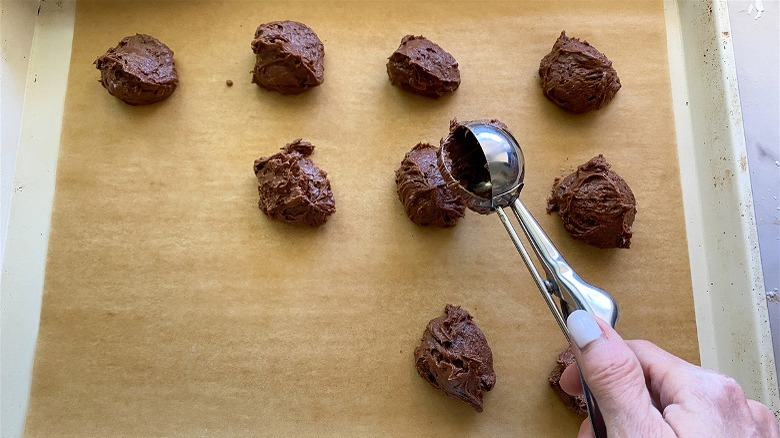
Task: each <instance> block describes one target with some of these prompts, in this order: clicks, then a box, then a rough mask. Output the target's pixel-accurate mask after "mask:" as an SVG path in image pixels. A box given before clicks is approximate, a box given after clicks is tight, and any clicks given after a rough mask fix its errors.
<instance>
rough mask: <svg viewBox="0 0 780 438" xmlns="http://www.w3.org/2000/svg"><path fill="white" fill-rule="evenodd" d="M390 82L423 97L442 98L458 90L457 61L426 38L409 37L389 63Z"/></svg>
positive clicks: (403, 39)
mask: <svg viewBox="0 0 780 438" xmlns="http://www.w3.org/2000/svg"><path fill="white" fill-rule="evenodd" d="M387 75H388V76H389V77H390V82H391V83H392V84H393V85H397V86H399V87H401V88H403V89H405V90H409V91H412V92H414V93H418V94H422V95H423V96H430V97H439V96H442V95H444V94H447V93H451V92H453V91H455V90H457V89H458V86H459V85H460V71H459V70H458V62H457V61H455V58H453V57H452V55H450V54H449V53H447V52H446V51H445V50H444V49H442V48H441V47H439V45H438V44H435V43H433V42H431V41H430V40H428V39H427V38H425V37H423V36H414V35H406V36H405V37H403V38H402V39H401V45H400V46H398V49H396V51H395V52H393V54H392V55H390V58H388V61H387Z"/></svg>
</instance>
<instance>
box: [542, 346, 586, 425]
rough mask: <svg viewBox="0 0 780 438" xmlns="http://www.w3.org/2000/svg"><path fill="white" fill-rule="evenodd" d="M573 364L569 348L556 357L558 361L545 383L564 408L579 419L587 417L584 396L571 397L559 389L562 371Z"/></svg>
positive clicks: (572, 356) (573, 360) (572, 355)
mask: <svg viewBox="0 0 780 438" xmlns="http://www.w3.org/2000/svg"><path fill="white" fill-rule="evenodd" d="M575 362H576V360H575V359H574V354H572V352H571V348H569V347H567V348H566V349H565V350H563V351H562V352H561V354H559V355H558V359H556V360H555V368H553V370H552V371H551V372H550V376H549V377H548V378H547V381H548V382H549V383H550V386H551V387H552V389H553V390H554V391H555V393H556V394H557V395H558V398H559V399H561V401H562V402H563V404H564V405H566V407H568V408H569V409H571V410H572V411H573V412H574V413H575V414H577V415H579V416H581V417H587V416H588V404H587V402H586V401H585V396H584V395H577V396H572V395H569V394H568V393H567V392H566V391H564V390H563V388H561V375H563V370H565V369H566V367H568V366H569V365H571V364H573V363H575Z"/></svg>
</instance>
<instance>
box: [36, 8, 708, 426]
mask: <svg viewBox="0 0 780 438" xmlns="http://www.w3.org/2000/svg"><path fill="white" fill-rule="evenodd" d="M281 19H293V20H298V21H301V22H304V23H307V24H308V25H309V26H311V27H312V28H313V29H314V30H315V31H316V32H317V33H318V35H319V36H320V38H321V39H322V40H323V42H324V44H325V53H326V56H325V82H324V84H322V86H320V87H317V88H315V89H313V90H310V91H309V92H307V93H305V94H301V95H296V96H282V95H280V94H278V93H273V92H268V91H265V90H262V89H260V88H259V87H257V86H256V85H254V84H251V83H250V71H251V69H252V66H253V62H254V55H253V54H252V52H251V50H250V46H249V43H250V41H251V39H252V37H253V33H254V29H255V27H256V26H257V25H258V24H260V23H263V22H267V21H272V20H281ZM75 26H76V29H75V35H74V41H73V53H72V59H71V66H70V76H69V78H68V92H67V101H66V107H65V114H64V125H63V131H62V146H61V149H60V157H59V164H58V169H57V188H56V200H55V206H54V213H53V219H52V229H51V240H50V245H49V256H48V265H47V271H46V283H45V291H44V298H43V310H42V316H41V326H40V334H39V339H38V346H37V356H36V360H35V369H34V379H33V389H32V396H31V400H30V407H29V412H28V419H27V427H26V434H27V435H28V436H120V435H121V436H254V435H266V436H290V435H301V436H311V435H318V436H376V435H391V436H462V435H475V436H476V435H479V436H508V435H521V436H574V435H575V433H576V430H577V428H578V425H579V423H580V419H579V418H577V417H575V416H574V415H572V414H571V413H569V412H568V411H567V409H566V408H564V407H563V406H562V405H561V404H560V403H559V402H558V400H557V399H556V397H555V395H554V394H553V392H552V391H551V390H550V389H549V388H548V386H547V380H546V379H547V374H548V372H549V370H550V369H551V367H552V365H553V362H554V358H555V357H556V355H557V353H558V352H559V351H560V350H561V349H562V348H563V347H564V345H565V340H564V337H563V335H562V334H561V333H560V331H559V329H558V327H557V326H556V324H555V322H554V320H553V318H552V316H551V315H550V314H549V311H548V309H547V308H546V306H545V304H544V302H543V300H542V298H541V297H540V296H539V292H538V290H537V289H536V288H535V286H534V284H533V283H532V282H531V280H530V277H529V275H528V274H527V272H526V270H525V268H524V266H523V264H522V262H521V259H520V257H519V256H518V254H517V253H516V251H515V249H514V248H513V246H512V244H511V242H510V240H509V238H508V236H507V235H506V232H505V230H504V229H503V227H502V226H501V224H500V221H499V220H498V218H497V217H495V215H493V216H479V215H477V214H474V213H471V212H469V213H468V214H467V217H466V218H465V219H464V220H463V221H462V222H461V223H460V224H459V225H458V226H457V227H456V228H454V229H448V230H440V229H426V228H421V227H418V226H416V225H414V224H412V223H411V222H410V221H409V220H408V219H407V218H406V216H405V214H404V211H403V208H402V206H401V204H400V202H399V201H398V199H397V196H396V193H395V182H394V172H395V170H396V168H397V167H398V166H399V164H400V161H401V159H402V158H403V156H404V154H405V153H406V152H407V151H408V150H409V149H410V148H411V147H412V146H414V145H415V144H416V143H417V142H419V141H426V142H433V143H434V144H438V141H439V139H440V138H441V137H442V136H444V135H446V133H447V129H448V124H449V120H450V119H451V118H453V117H458V118H459V119H461V120H469V119H476V118H486V117H496V118H499V119H501V120H502V121H504V122H505V123H507V124H508V125H509V127H510V128H511V129H512V131H513V132H514V133H515V136H516V137H517V138H518V139H519V140H520V142H521V143H522V146H523V149H524V152H525V157H526V160H527V168H526V186H525V187H526V188H525V189H524V191H523V194H522V197H523V199H524V201H525V202H526V204H527V205H528V207H529V208H530V210H531V211H532V212H533V213H534V214H535V215H536V217H537V219H538V220H539V221H540V222H541V224H542V226H543V227H544V228H545V229H546V230H547V231H548V233H549V234H550V235H551V237H552V239H553V240H554V241H555V242H556V243H557V244H558V246H559V248H560V250H561V251H562V252H563V254H564V255H565V256H566V257H567V259H568V260H569V261H570V262H571V263H572V265H573V266H574V267H575V269H576V270H578V272H579V273H580V274H581V275H582V276H583V277H584V278H585V279H587V280H589V281H591V282H592V283H594V284H596V285H599V286H601V287H602V288H604V289H606V290H608V291H610V292H611V293H612V294H613V295H614V296H615V297H616V298H617V300H618V302H619V303H620V306H621V310H622V316H621V319H620V321H619V330H620V332H621V333H622V334H623V335H624V336H625V337H626V338H645V339H650V340H652V341H653V342H656V343H658V344H660V345H661V346H662V347H664V348H666V349H669V350H670V351H672V352H673V353H675V354H678V355H681V356H682V357H683V358H685V359H687V360H691V361H696V360H697V357H698V349H697V341H696V331H695V320H694V310H693V302H692V294H691V282H690V272H689V268H688V266H689V265H688V259H687V247H686V240H685V224H684V219H683V210H682V201H681V193H680V192H681V191H680V186H679V185H680V183H679V174H678V166H677V155H676V144H675V136H674V122H673V117H672V104H671V95H670V84H669V72H668V66H667V59H666V37H665V29H664V16H663V4H662V2H661V1H660V0H657V1H631V2H627V1H538V2H536V1H534V2H478V1H471V2H420V1H417V2H368V1H366V2H356V1H355V2H353V1H345V2H332V1H316V2H315V1H311V2H217V1H214V2H198V1H187V2H184V1H179V2H163V1H148V2H124V1H110V2H109V1H80V2H79V4H78V9H77V17H76V25H75ZM563 29H565V30H566V31H567V34H568V35H570V36H575V37H580V38H585V39H587V40H588V41H589V42H591V43H592V44H593V45H595V46H596V47H597V48H599V49H600V50H601V51H603V52H604V53H605V54H607V56H608V57H609V58H610V59H611V60H612V61H613V62H614V66H615V68H616V69H617V71H618V74H619V76H620V79H621V82H622V84H623V88H622V89H621V90H620V92H619V93H618V94H617V97H616V98H615V100H614V101H613V102H612V103H611V104H609V105H608V106H607V107H605V108H603V109H602V110H600V111H597V112H595V113H591V114H586V115H580V116H577V115H571V114H568V113H565V112H563V111H561V110H559V109H558V108H557V107H555V106H554V105H553V104H551V103H550V102H548V101H547V100H546V99H545V98H544V97H543V96H542V93H541V90H540V87H539V85H538V78H537V69H538V65H539V61H540V59H541V58H542V57H543V56H544V55H545V54H546V53H547V52H548V51H549V50H550V48H551V47H552V44H553V42H554V41H555V39H556V38H557V36H558V34H559V33H560V32H561V30H563ZM136 32H141V33H148V34H151V35H154V36H156V37H157V38H159V39H161V40H162V41H163V42H165V43H166V44H168V45H169V46H170V47H171V48H172V49H173V50H174V51H175V59H176V64H177V67H178V70H179V74H180V77H181V83H180V86H179V88H178V89H177V90H176V92H175V93H174V94H173V96H172V97H171V98H169V99H167V100H165V101H163V102H161V103H159V104H155V105H151V106H145V107H132V106H128V105H125V104H124V103H122V102H120V101H119V100H117V99H115V98H114V97H112V96H110V95H109V94H108V93H107V92H106V91H105V90H104V89H103V88H102V87H101V86H100V84H99V83H98V81H97V79H98V77H99V72H98V71H97V70H95V68H94V66H93V65H92V62H93V61H94V59H95V58H96V57H97V56H98V55H100V54H101V53H102V52H104V51H105V50H106V49H107V48H109V47H112V46H114V45H115V44H116V43H117V42H118V41H119V40H120V39H121V38H122V37H124V36H127V35H131V34H134V33H136ZM406 34H423V35H425V36H426V37H428V38H430V39H431V40H433V41H435V42H436V43H438V44H440V45H441V46H442V47H444V48H445V49H446V50H448V51H449V52H450V53H452V54H453V55H454V56H455V58H456V59H457V60H458V61H459V63H460V69H461V74H462V85H461V87H460V88H459V89H458V90H457V92H455V93H454V95H452V96H448V97H443V98H441V99H438V100H436V99H429V98H425V97H420V96H416V95H412V94H409V93H406V92H404V91H402V90H400V89H398V88H395V87H392V86H391V85H390V83H389V80H388V78H387V75H386V71H385V63H386V59H387V57H388V56H389V55H390V54H391V53H392V52H393V50H395V49H396V47H397V46H398V44H399V43H400V40H401V37H402V36H404V35H406ZM227 79H232V80H233V81H234V82H235V85H234V86H233V87H227V86H226V85H225V81H226V80H227ZM297 137H303V138H304V139H307V140H309V141H311V142H312V143H314V144H315V145H316V146H317V148H316V150H315V152H314V155H313V156H312V159H313V160H314V161H315V162H316V163H317V164H318V165H319V166H320V167H322V168H323V169H324V170H326V171H327V172H328V173H329V175H330V179H331V182H332V186H333V191H334V193H335V196H336V206H337V212H336V214H335V215H334V216H332V218H331V220H330V221H329V222H328V223H327V224H326V225H325V226H324V227H322V228H320V229H314V230H311V229H304V228H297V227H292V226H289V225H286V224H282V223H275V222H271V221H270V220H269V219H268V218H267V217H265V216H264V215H263V214H262V213H261V212H260V211H259V210H258V208H257V205H256V204H257V191H256V181H255V177H254V175H253V173H252V162H253V160H254V159H255V158H257V157H258V156H260V155H269V154H272V153H274V152H275V151H277V150H278V149H279V148H280V147H281V146H282V145H284V144H285V143H286V142H289V141H291V140H292V139H294V138H297ZM598 153H603V154H604V155H605V156H606V158H607V160H608V161H609V162H611V163H612V164H613V166H614V169H615V170H616V171H617V172H619V173H620V174H621V175H622V176H623V177H624V178H625V179H626V180H627V181H628V182H629V184H630V185H631V187H632V188H633V191H634V193H635V194H636V197H637V199H638V210H639V212H638V215H637V219H636V222H635V224H634V228H635V235H634V238H633V241H632V246H631V249H629V250H599V249H596V248H592V247H588V246H586V245H584V244H582V243H579V242H577V241H574V240H572V239H571V238H569V237H568V235H566V233H565V232H564V231H563V229H562V227H561V224H560V220H559V219H558V218H557V217H555V216H548V215H546V214H545V212H544V207H545V199H546V196H547V194H548V192H549V190H550V187H551V184H552V182H553V179H554V178H555V177H556V176H561V175H563V174H565V173H568V172H569V171H571V170H572V169H573V168H574V167H575V166H576V165H577V164H580V163H583V162H585V161H586V160H588V159H589V158H591V157H593V156H594V155H596V154H598ZM446 303H456V304H460V305H462V306H463V307H464V308H466V309H467V310H468V311H470V312H471V313H472V315H473V316H474V318H475V320H476V322H477V323H478V324H479V326H480V327H481V328H482V329H483V331H484V332H485V335H486V336H487V338H488V340H489V342H490V345H491V347H492V349H493V354H494V362H495V369H496V373H497V384H496V386H495V389H494V390H493V391H491V392H489V393H487V394H486V396H485V412H483V413H481V414H477V413H476V412H474V411H473V410H472V409H471V408H470V407H468V406H466V405H465V404H463V403H461V402H459V401H456V400H454V399H450V398H447V397H446V396H445V395H444V394H443V393H441V392H439V391H436V390H434V389H433V388H431V387H430V386H429V385H428V384H427V383H426V382H424V381H423V380H422V379H421V378H420V377H419V376H418V375H417V374H416V371H415V370H414V366H413V357H412V352H413V349H414V347H415V346H416V344H417V342H418V340H419V338H420V336H421V334H422V332H423V329H424V328H425V325H426V323H427V322H428V320H430V319H431V318H433V317H436V316H437V315H439V314H440V313H441V312H442V311H443V308H444V305H445V304H446Z"/></svg>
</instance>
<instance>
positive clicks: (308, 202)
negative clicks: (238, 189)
mask: <svg viewBox="0 0 780 438" xmlns="http://www.w3.org/2000/svg"><path fill="white" fill-rule="evenodd" d="M313 151H314V145H312V144H311V143H309V142H308V141H304V140H301V139H300V138H299V139H297V140H294V141H293V142H292V143H288V144H286V145H285V146H284V147H283V148H282V152H278V153H276V154H274V155H271V156H270V157H260V158H258V159H257V160H255V163H254V171H255V175H256V176H257V191H258V193H259V194H260V201H259V203H258V205H259V207H260V210H262V211H263V213H265V214H266V215H268V217H270V218H271V219H275V220H280V221H284V222H287V223H291V224H300V225H308V226H310V227H317V226H320V225H322V224H324V223H325V222H326V221H327V220H328V217H329V216H330V215H331V214H333V213H334V212H335V211H336V200H335V199H334V197H333V191H332V190H331V188H330V181H329V180H328V174H327V173H325V172H324V171H323V170H321V169H320V168H319V167H317V166H316V165H315V164H314V163H313V162H312V161H311V160H310V159H308V158H306V157H308V156H309V155H311V153H312V152H313Z"/></svg>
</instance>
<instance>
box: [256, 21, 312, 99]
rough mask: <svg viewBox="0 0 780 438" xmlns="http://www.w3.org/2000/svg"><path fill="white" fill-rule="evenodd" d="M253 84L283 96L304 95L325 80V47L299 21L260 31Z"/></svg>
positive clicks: (272, 24)
mask: <svg viewBox="0 0 780 438" xmlns="http://www.w3.org/2000/svg"><path fill="white" fill-rule="evenodd" d="M252 51H253V52H255V54H257V61H255V68H254V71H253V72H252V82H254V83H256V84H257V85H260V86H261V87H263V88H266V89H269V90H272V91H278V92H280V93H282V94H298V93H303V92H304V91H306V90H308V89H309V88H312V87H316V86H317V85H320V84H321V83H322V81H323V80H324V71H325V70H324V67H323V65H322V62H323V59H324V58H325V47H324V46H323V45H322V41H320V39H319V37H317V34H316V33H314V31H313V30H311V28H310V27H309V26H307V25H305V24H303V23H298V22H297V21H273V22H270V23H264V24H261V25H260V26H258V27H257V30H256V31H255V39H254V40H253V41H252Z"/></svg>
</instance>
